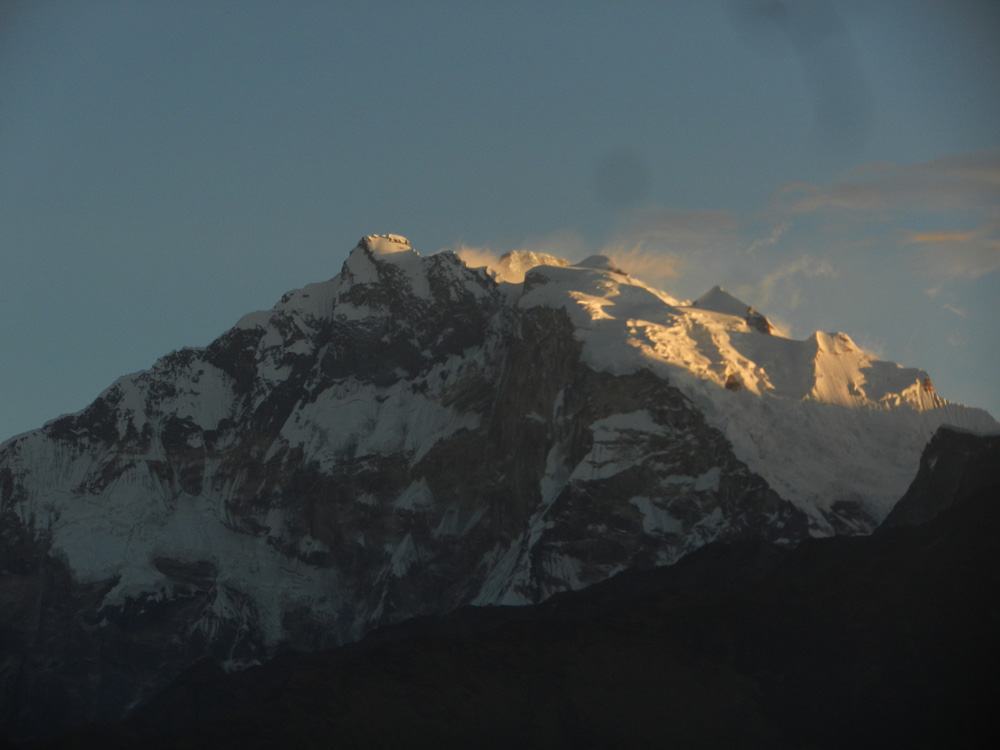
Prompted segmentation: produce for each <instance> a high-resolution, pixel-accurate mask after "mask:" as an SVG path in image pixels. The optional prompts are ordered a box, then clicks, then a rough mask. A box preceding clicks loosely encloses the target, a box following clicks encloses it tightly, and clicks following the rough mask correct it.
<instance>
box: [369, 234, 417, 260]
mask: <svg viewBox="0 0 1000 750" xmlns="http://www.w3.org/2000/svg"><path fill="white" fill-rule="evenodd" d="M358 246H359V247H363V248H365V249H366V250H368V251H370V252H371V253H372V254H374V255H392V254H394V253H402V252H406V251H407V250H409V251H411V252H413V248H412V247H410V241H409V240H407V239H406V237H403V236H402V235H399V234H366V235H365V236H364V237H362V238H361V241H360V242H358Z"/></svg>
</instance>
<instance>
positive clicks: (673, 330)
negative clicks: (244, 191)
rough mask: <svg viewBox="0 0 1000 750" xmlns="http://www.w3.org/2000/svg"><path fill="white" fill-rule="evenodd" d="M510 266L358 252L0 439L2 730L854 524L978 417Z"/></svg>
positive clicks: (606, 264)
mask: <svg viewBox="0 0 1000 750" xmlns="http://www.w3.org/2000/svg"><path fill="white" fill-rule="evenodd" d="M505 262H506V267H507V269H508V271H510V278H516V277H517V275H519V274H523V280H522V281H519V282H517V283H513V282H511V281H504V280H503V279H504V278H505V276H506V274H503V275H497V274H496V273H491V272H490V271H488V270H486V269H474V268H469V267H468V266H466V265H465V264H464V263H463V262H462V261H461V260H460V259H459V258H458V256H457V255H455V254H454V253H448V252H445V253H439V254H436V255H431V256H429V257H422V256H420V255H419V254H418V253H417V252H416V251H414V250H413V248H412V247H411V246H410V243H409V242H408V241H407V240H406V239H405V238H403V237H401V236H398V235H369V236H366V237H364V238H362V240H361V241H360V242H359V243H358V245H357V246H356V247H355V248H354V249H353V250H352V251H351V253H350V255H349V257H348V258H347V260H346V262H345V263H344V264H343V267H342V269H341V271H340V273H339V274H338V275H337V276H335V277H334V278H333V279H331V280H329V281H325V282H321V283H316V284H311V285H308V286H306V287H303V288H302V289H299V290H294V291H291V292H289V293H287V294H285V295H284V296H283V297H282V298H281V300H280V301H279V302H278V304H277V305H276V306H275V307H274V308H273V309H271V310H269V311H266V312H256V313H251V314H249V315H247V316H245V317H243V318H242V319H240V321H239V322H238V323H237V324H236V326H235V327H234V328H232V329H231V330H229V331H227V332H226V333H224V334H223V335H222V336H220V337H219V338H218V339H216V340H215V341H214V342H212V343H211V344H210V345H209V346H207V347H205V348H197V349H194V348H192V349H183V350H180V351H176V352H172V353H171V354H168V355H167V356H165V357H163V358H162V359H160V360H158V361H157V362H156V363H155V364H154V365H153V367H152V368H150V369H149V370H147V371H144V372H140V373H136V374H133V375H127V376H124V377H122V378H119V379H118V380H117V381H116V382H115V383H114V384H112V385H111V387H110V388H108V389H107V390H106V391H105V392H104V393H102V394H101V395H100V396H99V397H98V398H97V399H96V400H95V401H94V402H93V403H92V404H90V405H89V406H88V407H87V408H85V409H84V410H82V411H81V412H79V413H77V414H72V415H67V416H64V417H61V418H59V419H57V420H54V421H52V422H49V423H48V424H46V425H45V426H44V427H42V428H41V429H38V430H35V431H33V432H29V433H26V434H24V435H20V436H17V437H15V438H13V439H11V440H9V441H7V442H6V443H4V444H3V445H2V446H0V532H2V535H3V536H2V539H3V547H2V555H3V559H2V560H0V568H2V573H0V586H2V589H0V591H2V593H3V595H4V597H5V598H4V601H5V602H6V603H7V605H8V606H6V608H5V610H4V613H3V615H2V617H3V623H2V624H3V627H4V629H5V630H4V632H5V633H7V634H8V637H6V638H5V642H4V644H3V645H2V646H0V649H2V651H3V653H2V656H3V659H4V663H5V664H6V665H7V667H6V668H5V671H4V672H3V674H2V675H0V680H2V684H0V693H2V694H3V695H6V696H11V697H10V698H9V701H8V702H9V706H8V709H7V710H5V711H4V712H3V713H4V716H5V717H7V718H5V719H4V721H6V722H7V724H6V725H5V727H4V729H5V730H6V731H11V732H15V733H16V732H23V733H30V732H32V731H37V730H38V729H39V728H40V727H49V728H53V727H58V726H69V725H72V724H75V723H80V722H82V721H86V720H93V719H111V718H116V717H118V716H120V715H122V713H123V712H124V711H125V710H126V708H127V707H128V706H130V705H134V704H135V703H137V702H141V701H142V700H144V699H145V698H147V697H148V696H149V695H151V694H152V693H153V692H155V691H156V690H158V689H160V688H161V687H162V686H163V685H164V684H165V683H166V682H167V681H168V680H169V679H170V678H171V677H172V676H174V675H175V674H177V673H178V672H179V671H180V670H182V669H183V668H185V667H186V666H188V665H190V664H192V663H194V662H195V661H197V660H198V659H200V658H203V657H205V656H206V655H207V656H210V657H212V658H214V659H216V660H218V661H219V662H221V663H223V664H225V665H226V666H227V667H229V668H238V667H241V666H245V665H249V664H254V663H258V662H260V661H263V660H265V659H267V658H269V657H270V656H271V655H273V654H274V653H276V652H277V651H278V650H281V649H286V648H295V649H300V650H312V649H316V648H323V647H327V646H331V645H335V644H338V643H343V642H346V641H351V640H354V639H357V638H359V637H360V636H362V635H364V634H365V633H366V632H368V631H370V630H371V629H372V628H374V627H377V626H379V625H382V624H386V623H391V622H397V621H400V620H403V619H407V618H410V617H413V616H416V615H422V614H430V613H441V612H447V611H450V610H453V609H455V608H457V607H459V606H461V605H464V604H470V603H472V604H479V605H488V604H526V603H532V602H538V601H541V600H543V599H546V598H547V597H549V596H551V595H552V594H554V593H556V592H560V591H565V590H573V589H579V588H582V587H585V586H587V585H588V584H591V583H593V582H596V581H600V580H604V579H606V578H608V577H610V576H612V575H614V574H615V573H617V572H619V571H622V570H625V569H629V568H645V567H654V566H660V565H665V564H670V563H673V562H675V561H676V560H678V559H679V558H680V557H682V556H683V555H685V554H686V553H688V552H690V551H692V550H694V549H697V548H698V547H700V546H702V545H704V544H706V543H708V542H711V541H714V540H724V539H736V538H745V537H757V538H763V539H765V540H769V541H771V542H775V543H778V544H787V545H790V544H793V543H795V542H797V541H799V540H801V539H803V538H806V537H808V536H823V535H829V534H833V533H839V532H847V533H857V532H867V531H870V530H871V529H872V528H873V527H874V526H875V525H876V524H877V523H878V522H879V521H880V520H881V519H883V518H884V517H885V516H886V515H887V514H888V513H889V511H890V510H891V508H892V505H893V503H894V502H895V501H896V500H897V499H898V498H899V497H900V496H902V494H903V492H904V491H905V490H906V487H907V484H908V483H909V481H910V480H911V479H912V477H913V475H914V474H915V472H916V469H917V466H918V463H919V456H920V452H921V450H922V448H923V447H924V445H925V444H926V443H927V441H928V439H929V438H930V436H931V435H932V434H933V432H934V430H935V429H936V428H937V427H938V426H940V425H941V424H944V423H950V424H954V425H957V426H959V427H962V428H965V429H971V430H993V429H996V428H997V426H998V425H997V423H996V422H995V421H993V419H992V418H991V417H990V416H989V415H988V414H986V413H985V412H983V411H981V410H977V409H970V408H967V407H962V406H958V405H954V404H950V403H948V402H947V401H945V400H943V399H942V398H941V397H939V396H938V395H937V394H936V393H935V392H934V390H933V388H932V387H931V386H930V380H929V377H928V375H927V373H925V372H923V371H921V370H915V369H909V368H902V367H899V366H898V365H895V364H892V363H888V362H882V361H880V360H878V359H876V358H875V357H873V356H872V355H871V354H870V353H868V352H865V351H863V350H862V349H860V348H859V347H857V346H856V345H855V344H854V343H853V342H852V341H851V339H850V338H849V337H848V336H846V335H845V334H842V333H835V334H826V333H816V334H814V335H813V336H812V337H810V338H808V339H806V340H805V341H794V340H790V339H787V338H783V337H781V336H779V335H776V333H775V332H774V331H773V328H772V327H771V326H770V324H769V323H768V322H767V319H766V318H765V317H764V316H763V315H760V314H759V313H756V312H755V311H753V310H752V309H751V308H749V306H747V305H744V304H743V303H742V302H739V301H738V300H735V298H733V297H731V296H729V295H728V294H727V293H725V292H723V291H722V290H721V289H718V288H717V289H715V290H712V291H711V292H709V294H707V295H705V297H702V298H701V299H700V300H698V301H697V302H696V303H694V304H691V305H685V304H682V303H681V302H679V301H678V300H676V299H674V298H673V297H671V296H670V295H668V294H666V293H664V292H662V291H659V290H656V289H654V288H652V287H650V286H647V285H645V284H643V283H642V282H641V281H638V280H636V279H633V278H631V277H630V276H628V275H627V274H625V273H624V272H622V271H621V270H620V269H616V268H615V267H614V266H613V265H612V264H611V263H610V261H608V260H607V259H606V258H603V257H602V256H594V257H592V258H588V259H587V260H586V261H583V262H581V263H578V264H576V265H570V264H569V263H567V262H565V261H561V260H558V259H552V258H550V257H547V256H530V255H528V254H512V255H510V256H506V261H505ZM53 636H55V637H53ZM67 675H71V676H72V677H67ZM15 685H16V686H17V689H16V690H15V688H14V686H15ZM5 700H7V699H5ZM53 706H58V707H59V708H52V707H53Z"/></svg>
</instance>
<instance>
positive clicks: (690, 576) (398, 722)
mask: <svg viewBox="0 0 1000 750" xmlns="http://www.w3.org/2000/svg"><path fill="white" fill-rule="evenodd" d="M947 432H948V431H947V430H942V431H941V432H939V434H938V436H937V437H936V438H935V441H936V442H935V445H934V447H933V449H934V450H935V451H937V453H938V455H939V456H941V457H940V458H939V459H938V460H936V461H934V462H925V466H926V468H927V470H926V471H925V470H923V469H922V471H921V475H919V476H918V478H917V480H915V482H914V487H911V491H910V492H909V493H908V494H907V497H908V498H917V500H910V501H907V502H917V501H919V502H924V503H926V502H927V501H928V500H927V498H928V497H929V495H928V493H927V492H925V491H923V490H922V489H920V487H918V486H917V485H918V484H919V483H921V482H931V483H932V484H933V482H938V484H939V485H940V481H939V478H934V476H933V475H934V472H933V469H934V465H939V466H942V467H945V468H947V470H948V471H949V472H951V473H952V474H954V475H955V476H956V477H957V485H956V484H955V482H949V483H948V487H949V488H950V489H949V490H948V491H949V492H950V493H951V495H950V497H949V503H948V504H947V505H948V507H946V508H945V509H944V510H943V511H941V512H940V513H939V514H938V515H936V516H934V517H933V518H931V520H929V521H925V522H923V523H921V524H919V525H906V524H905V523H903V522H900V523H897V525H895V526H893V527H891V528H884V529H882V530H880V532H879V533H877V534H875V535H873V536H870V537H851V538H848V537H835V538H829V539H819V540H810V541H807V542H804V543H802V544H801V545H800V546H799V547H797V548H796V549H794V550H788V549H783V548H779V547H776V546H774V545H771V544H768V543H765V542H752V541H751V542H736V543H718V544H710V545H708V546H706V547H704V548H702V549H701V550H699V551H697V552H694V553H692V554H691V555H689V556H688V557H686V558H684V559H683V560H682V561H681V562H679V563H678V564H676V565H673V566H671V567H668V568H660V569H654V570H646V571H631V572H626V573H623V574H621V575H619V576H617V577H615V578H613V579H611V580H609V581H606V582H604V583H601V584H597V585H594V586H592V587H591V588H589V589H586V590H584V591H580V592H575V593H568V594H561V595H557V596H555V597H553V598H552V599H550V600H549V601H547V602H545V603H543V604H541V605H537V606H530V607H516V608H505V607H504V608H502V607H492V608H473V607H468V608H464V609H462V610H459V611H456V612H454V613H452V614H449V615H445V616H442V617H429V618H420V619H416V620H411V621H408V622H405V623H401V624H399V625H397V626H393V627H390V628H386V629H384V630H381V631H378V632H376V633H373V634H372V635H370V636H369V637H368V638H366V639H365V640H363V641H361V642H360V643H357V644H353V645H351V646H347V647H343V648H339V649H336V650H333V651H328V652H323V653H319V654H295V653H287V654H284V655H283V656H281V657H279V658H278V659H276V660H274V661H272V662H270V663H268V664H266V665H264V666H261V667H257V668H253V669H249V670H246V671H243V672H240V673H233V674H224V673H222V672H221V670H219V669H218V667H216V666H215V665H214V664H212V663H210V662H207V661H206V662H203V663H201V664H199V665H198V666H197V667H195V668H194V669H192V670H190V671H189V672H187V673H186V674H185V675H184V676H183V677H182V678H181V679H179V680H177V681H175V682H174V683H173V684H172V685H171V686H170V687H169V688H168V689H167V690H166V691H165V692H164V693H162V694H161V695H160V696H159V697H158V698H157V699H154V700H153V701H152V702H150V703H149V704H147V705H145V706H143V707H141V708H140V709H139V710H137V711H136V712H134V713H133V715H132V716H131V717H130V718H129V719H128V720H127V721H125V722H124V723H122V724H118V725H113V726H101V727H96V726H91V727H88V728H85V729H84V730H80V731H78V732H75V733H72V734H69V735H65V736H62V737H60V738H57V739H56V740H53V741H52V742H51V743H50V746H53V747H74V746H83V745H86V744H91V743H93V742H95V741H99V742H101V743H102V744H104V745H106V746H134V745H143V746H147V747H148V746H174V747H219V746H237V745H239V746H250V747H265V746H273V745H285V746H291V745H297V746H319V745H323V746H331V745H344V746H367V747H371V746H374V747H377V746H398V745H406V746H422V745H424V744H425V743H434V744H436V745H438V746H448V747H457V746H473V745H476V746H486V747H512V746H518V747H541V746H549V747H551V746H557V747H608V746H618V747H624V746H628V747H635V746H638V747H641V746H653V745H657V746H669V747H713V748H716V747H884V746H890V745H891V746H896V747H942V746H954V747H976V746H980V745H981V744H987V740H988V738H989V736H991V735H995V734H996V729H995V722H993V721H992V718H991V715H992V711H991V709H992V706H993V691H992V690H991V689H990V686H991V685H992V684H993V682H994V681H995V675H996V673H997V667H998V665H1000V659H998V650H1000V647H998V643H997V638H996V633H997V631H998V625H1000V596H998V592H1000V531H998V529H1000V506H998V504H997V497H998V495H1000V438H998V437H988V438H976V439H975V440H976V441H978V442H979V447H978V448H977V449H976V450H973V451H970V450H969V448H968V443H969V438H968V436H964V435H960V434H958V433H955V435H953V436H949V435H947V434H946V433H947ZM952 447H954V450H960V451H964V453H963V454H962V455H966V456H970V455H971V456H972V458H969V459H968V460H967V461H966V463H967V464H968V467H969V468H968V470H963V469H962V468H961V466H959V465H958V464H959V463H961V460H960V459H956V458H955V456H954V454H953V451H952ZM929 450H930V448H929ZM950 451H951V452H950ZM984 467H992V473H990V472H989V471H987V470H986V469H984ZM969 471H975V472H977V474H976V479H975V481H968V476H969ZM963 477H964V478H965V479H963ZM956 487H957V488H956ZM901 502H902V501H901ZM918 515H919V514H918ZM988 744H990V745H992V743H991V742H990V743H988Z"/></svg>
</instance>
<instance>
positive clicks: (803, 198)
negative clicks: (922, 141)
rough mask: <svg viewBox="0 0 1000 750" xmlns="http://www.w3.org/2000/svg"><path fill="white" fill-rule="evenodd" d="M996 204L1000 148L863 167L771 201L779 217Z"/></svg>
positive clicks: (796, 186)
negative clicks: (932, 158)
mask: <svg viewBox="0 0 1000 750" xmlns="http://www.w3.org/2000/svg"><path fill="white" fill-rule="evenodd" d="M998 204H1000V149H997V150H988V151H978V152H974V153H968V154H959V155H955V156H948V157H944V158H941V159H935V160H933V161H929V162H923V163H920V164H909V165H896V164H889V163H875V164H867V165H864V166H863V167H860V168H858V169H855V170H852V171H851V172H848V173H847V174H846V175H844V177H843V178H842V179H841V180H840V181H838V182H835V183H834V184H832V185H810V184H807V183H792V184H790V185H787V186H785V187H784V188H783V189H782V190H780V191H779V192H778V194H777V195H776V196H775V202H774V205H775V207H776V208H777V209H778V210H779V211H780V212H781V213H784V214H788V215H792V216H795V215H801V214H806V213H812V212H814V211H820V210H849V211H853V212H857V213H859V214H872V213H878V212H882V211H887V210H892V211H900V210H903V211H913V210H920V211H926V210H930V211H957V210H963V211H964V210H968V209H970V208H972V207H979V208H987V209H990V208H993V207H995V206H997V205H998Z"/></svg>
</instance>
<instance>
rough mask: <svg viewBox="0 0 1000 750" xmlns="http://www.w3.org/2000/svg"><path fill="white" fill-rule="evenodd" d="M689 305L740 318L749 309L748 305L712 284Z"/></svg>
mask: <svg viewBox="0 0 1000 750" xmlns="http://www.w3.org/2000/svg"><path fill="white" fill-rule="evenodd" d="M691 306H692V307H697V308H700V309H702V310H711V311H712V312H717V313H723V314H724V315H736V316H738V317H741V318H742V317H743V316H745V315H747V313H748V311H749V310H750V309H751V308H750V305H748V304H747V303H746V302H744V301H743V300H741V299H737V298H736V297H734V296H733V295H731V294H730V293H729V292H727V291H726V290H725V289H723V288H722V287H721V286H713V287H712V288H711V289H709V290H708V291H707V292H705V293H704V294H703V295H701V296H700V297H699V298H698V299H696V300H695V301H694V302H692V303H691Z"/></svg>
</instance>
